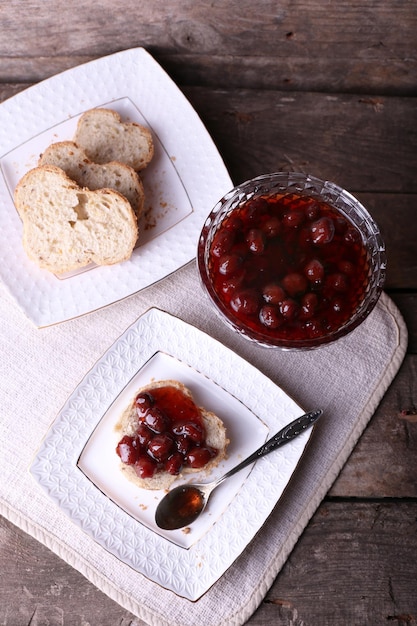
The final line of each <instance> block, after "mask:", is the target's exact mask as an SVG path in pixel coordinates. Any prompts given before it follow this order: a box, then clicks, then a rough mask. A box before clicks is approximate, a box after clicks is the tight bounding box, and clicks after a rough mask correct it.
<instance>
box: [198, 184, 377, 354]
mask: <svg viewBox="0 0 417 626" xmlns="http://www.w3.org/2000/svg"><path fill="white" fill-rule="evenodd" d="M197 264H198V269H199V272H200V278H201V282H202V285H203V288H204V290H205V291H206V292H207V294H208V296H209V297H210V299H211V301H212V302H213V304H214V306H215V309H216V311H217V313H218V314H219V315H220V317H221V319H222V320H223V321H224V322H226V323H227V324H228V325H229V326H231V327H232V328H233V329H234V330H235V331H237V332H239V333H240V334H241V335H243V336H244V337H246V338H247V339H249V340H252V341H254V342H256V343H258V344H260V345H262V346H266V347H280V348H284V349H287V350H291V349H293V350H296V349H303V350H305V349H309V348H315V347H318V346H322V345H324V344H328V343H330V342H332V341H335V340H336V339H339V338H340V337H343V336H344V335H346V334H347V333H349V332H350V331H351V330H353V329H354V328H356V327H357V326H358V325H359V324H360V323H361V322H362V321H363V320H364V319H365V318H366V317H367V316H368V315H369V313H370V312H371V311H372V309H373V308H374V306H375V304H376V303H377V301H378V298H379V296H380V294H381V291H382V288H383V285H384V281H385V269H386V256H385V247H384V243H383V241H382V238H381V235H380V232H379V229H378V227H377V225H376V224H375V222H374V220H373V219H372V217H371V216H370V215H369V213H368V212H367V210H366V209H365V208H364V207H363V206H362V204H361V203H360V202H359V201H358V200H357V199H356V198H354V197H353V196H352V195H351V194H349V193H348V192H347V191H345V190H343V189H341V188H340V187H338V186H337V185H335V184H333V183H330V182H327V181H322V180H319V179H317V178H314V177H311V176H307V175H304V174H297V173H286V172H278V173H275V174H267V175H264V176H260V177H258V178H255V179H253V180H250V181H247V182H245V183H243V184H242V185H239V186H238V187H236V188H235V189H233V190H232V191H231V192H229V193H228V194H227V195H226V196H225V197H224V198H222V199H221V200H220V202H219V203H218V204H217V205H216V206H215V207H214V209H213V210H212V212H211V213H210V215H209V216H208V218H207V220H206V223H205V225H204V227H203V229H202V232H201V235H200V239H199V244H198V251H197Z"/></svg>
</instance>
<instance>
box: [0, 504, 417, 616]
mask: <svg viewBox="0 0 417 626" xmlns="http://www.w3.org/2000/svg"><path fill="white" fill-rule="evenodd" d="M416 519H417V503H416V502H407V501H393V502H389V501H388V502H371V503H367V502H353V501H348V502H338V501H332V500H326V501H324V502H323V503H322V505H321V506H320V507H319V509H318V510H317V512H316V514H315V515H314V517H313V518H312V520H311V522H310V524H309V525H308V526H307V528H306V530H305V531H304V533H303V535H302V536H301V539H300V540H299V542H298V543H297V545H296V546H295V548H294V550H293V552H292V554H291V555H290V557H289V559H288V561H287V563H286V564H285V566H284V568H283V569H282V571H281V573H280V574H279V575H278V577H277V579H276V581H275V583H274V584H273V586H272V588H271V589H270V591H269V593H268V594H267V596H266V598H265V600H264V602H263V603H262V605H261V606H260V608H259V609H258V611H257V612H256V613H255V614H254V615H253V616H252V617H251V618H250V619H249V621H248V622H247V623H248V624H249V625H250V626H266V625H267V624H268V625H270V624H272V623H273V624H274V626H281V625H282V626H288V624H293V625H294V626H302V625H303V624H320V626H334V625H335V624H337V625H338V626H352V624H366V625H367V626H380V625H381V624H390V623H392V624H395V625H396V626H401V625H403V626H405V625H406V624H407V625H408V626H410V625H411V624H414V623H415V620H416V618H417V595H416V593H415V581H416V580H417V560H416V559H415V558H414V556H415V554H417V532H416V531H417V527H416ZM0 562H1V563H2V564H3V576H2V585H1V587H0V623H1V624H2V625H3V626H25V625H27V626H29V624H30V625H31V626H44V625H45V624H46V623H48V624H50V626H62V624H87V623H89V624H101V625H102V626H111V625H113V624H120V625H121V626H128V624H129V625H130V626H145V625H144V622H142V621H141V620H138V619H137V618H134V617H133V616H132V615H131V614H130V613H129V612H127V611H125V610H124V609H123V608H121V607H120V606H119V605H118V604H116V603H115V602H113V601H112V600H110V599H109V598H107V597H106V596H105V595H104V594H103V593H101V592H100V591H99V590H98V589H97V588H95V587H94V586H93V585H91V584H90V583H89V582H88V581H87V580H86V579H84V578H83V577H82V576H81V575H80V574H79V573H78V572H77V571H75V570H74V569H72V568H71V567H70V566H68V565H67V564H66V563H64V561H61V560H60V559H59V558H58V557H57V556H56V555H55V554H54V553H52V552H50V551H49V550H48V549H47V548H45V547H43V546H42V545H40V544H38V542H37V541H35V540H34V539H33V538H31V537H29V536H28V535H26V534H25V533H23V532H22V531H20V530H19V529H17V528H16V527H14V526H13V525H12V524H10V523H9V522H7V521H6V520H4V519H3V518H0ZM347 602H349V606H347V605H346V603H347ZM168 611H169V609H168V607H167V612H168ZM401 616H402V617H401Z"/></svg>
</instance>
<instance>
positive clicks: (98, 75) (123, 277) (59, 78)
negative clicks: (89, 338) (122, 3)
mask: <svg viewBox="0 0 417 626" xmlns="http://www.w3.org/2000/svg"><path fill="white" fill-rule="evenodd" d="M92 108H111V109H113V110H114V111H116V112H117V113H119V115H120V116H121V118H122V121H132V122H137V123H139V124H142V125H144V126H146V127H147V128H149V129H150V130H151V132H152V136H153V140H154V146H155V153H154V158H153V160H152V162H151V163H150V165H149V166H148V167H147V168H146V169H145V170H144V171H143V172H142V173H141V178H142V180H143V185H144V189H145V210H144V216H143V219H142V221H141V222H140V223H139V239H138V243H137V246H136V248H135V249H134V251H133V254H132V256H131V258H130V259H129V260H128V261H124V262H122V263H119V264H117V265H108V266H95V265H90V266H87V267H85V268H83V269H82V270H78V271H75V272H71V273H67V274H62V275H55V274H53V273H51V272H49V271H47V270H44V269H40V268H39V267H38V266H37V265H36V264H35V263H34V262H33V261H31V260H29V258H28V256H27V255H26V253H25V251H24V248H23V245H22V221H21V219H20V217H19V215H18V213H17V211H16V208H15V206H14V202H13V193H14V189H15V187H16V185H17V183H18V181H19V180H20V179H21V177H22V176H23V175H24V174H25V173H26V172H27V171H28V170H30V169H31V168H34V167H36V165H37V163H38V159H39V156H40V155H41V154H42V153H43V151H44V150H45V149H46V148H47V147H48V146H49V145H50V144H51V143H55V142H58V141H65V140H71V139H73V136H74V132H75V129H76V126H77V121H78V119H79V117H80V116H81V115H82V113H84V112H85V111H88V110H89V109H92ZM0 145H1V151H2V154H1V155H0V212H1V223H2V228H1V229H0V250H1V252H0V254H1V258H0V261H1V262H0V278H1V280H2V282H3V284H4V285H5V287H6V289H7V290H8V291H9V292H10V293H11V295H12V296H13V297H14V298H15V300H16V302H17V303H18V305H19V306H20V308H21V309H22V310H23V311H24V313H25V314H26V315H27V316H28V317H29V318H30V319H31V320H32V321H33V322H34V324H35V325H36V326H38V327H43V326H48V325H51V324H56V323H59V322H62V321H65V320H67V319H71V318H74V317H77V316H80V315H83V314H85V313H88V312H90V311H93V310H96V309H99V308H101V307H103V306H107V305H109V304H112V303H114V302H117V301H118V300H121V299H123V298H125V297H127V296H129V295H131V294H133V293H136V292H137V291H140V290H141V289H144V288H145V287H147V286H149V285H151V284H153V283H155V282H157V281H159V280H161V279H163V278H165V277H166V276H168V275H169V274H171V273H172V272H174V271H176V270H177V269H179V268H180V267H182V266H183V265H185V264H186V263H188V262H189V261H191V260H192V259H193V258H194V257H195V254H196V248H197V242H198V236H199V233H200V230H201V228H202V226H203V223H204V220H205V218H206V216H207V215H208V213H209V212H210V210H211V209H212V207H213V206H214V205H215V204H216V202H217V201H218V199H219V198H220V197H221V196H222V195H223V194H224V193H226V192H227V191H229V190H230V189H231V187H232V186H233V185H232V182H231V180H230V177H229V175H228V173H227V170H226V168H225V165H224V163H223V161H222V159H221V157H220V155H219V153H218V151H217V149H216V147H215V145H214V143H213V141H212V139H211V138H210V136H209V134H208V132H207V130H206V129H205V127H204V125H203V124H202V122H201V120H200V118H199V117H198V115H197V114H196V112H195V111H194V109H193V107H192V106H191V105H190V103H189V102H188V100H187V99H186V98H185V97H184V95H183V94H182V93H181V91H180V90H179V89H178V87H177V86H176V85H175V83H174V82H173V81H172V80H171V79H170V78H169V76H168V75H167V74H166V73H165V72H164V70H163V69H162V68H161V67H160V66H159V65H158V63H157V62H156V61H155V60H154V59H153V58H152V57H151V56H150V55H149V53H147V52H146V51H145V50H144V49H143V48H134V49H131V50H126V51H123V52H119V53H116V54H113V55H110V56H107V57H103V58H100V59H97V60H95V61H92V62H90V63H86V64H84V65H81V66H78V67H75V68H72V69H70V70H67V71H65V72H63V73H61V74H58V75H56V76H53V77H52V78H49V79H47V80H45V81H43V82H41V83H39V84H37V85H34V86H33V87H30V88H29V89H26V90H25V91H22V92H21V93H18V94H17V95H16V96H14V97H12V98H10V99H9V100H6V101H5V102H3V103H2V104H0Z"/></svg>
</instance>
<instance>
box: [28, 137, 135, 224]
mask: <svg viewBox="0 0 417 626" xmlns="http://www.w3.org/2000/svg"><path fill="white" fill-rule="evenodd" d="M38 165H54V166H55V167H59V168H61V169H62V170H64V172H65V173H66V175H67V176H68V177H69V178H71V180H73V181H75V182H76V183H77V185H79V186H80V187H83V188H87V189H90V190H91V191H95V190H97V189H114V191H118V192H119V193H121V194H122V195H123V196H124V197H125V198H126V199H127V200H128V201H129V202H130V204H131V206H132V209H133V210H134V211H135V213H136V217H137V218H138V219H139V218H140V216H141V215H142V213H143V209H144V201H145V192H144V188H143V183H142V181H141V179H140V178H139V175H138V174H137V172H136V171H135V170H134V169H133V168H132V167H130V166H129V165H126V164H125V163H119V162H117V161H111V162H110V163H105V164H99V163H93V161H91V160H90V159H89V158H88V156H87V154H86V152H85V150H83V148H81V147H80V146H78V145H77V144H76V143H75V142H74V141H57V142H56V143H53V144H51V145H50V146H48V147H47V148H46V150H45V151H44V152H43V154H42V155H41V156H40V158H39V161H38Z"/></svg>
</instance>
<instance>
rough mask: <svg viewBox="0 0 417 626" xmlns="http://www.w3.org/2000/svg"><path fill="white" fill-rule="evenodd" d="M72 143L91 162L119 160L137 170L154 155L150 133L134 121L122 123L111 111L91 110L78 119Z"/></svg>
mask: <svg viewBox="0 0 417 626" xmlns="http://www.w3.org/2000/svg"><path fill="white" fill-rule="evenodd" d="M74 141H75V143H76V144H77V145H78V146H80V147H81V148H83V150H84V151H85V152H86V154H87V156H88V158H89V159H91V161H93V162H94V163H108V162H110V161H119V162H121V163H126V164H127V165H130V167H132V168H133V169H134V170H136V171H140V170H143V169H144V168H145V167H147V166H148V165H149V163H150V162H151V160H152V158H153V155H154V143H153V138H152V134H151V132H150V130H149V129H148V128H146V127H145V126H142V125H141V124H138V123H136V122H122V119H121V117H120V115H119V114H118V113H117V112H116V111H113V110H112V109H101V108H97V109H90V110H88V111H86V112H85V113H83V114H82V115H81V117H80V119H79V120H78V124H77V129H76V132H75V135H74Z"/></svg>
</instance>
